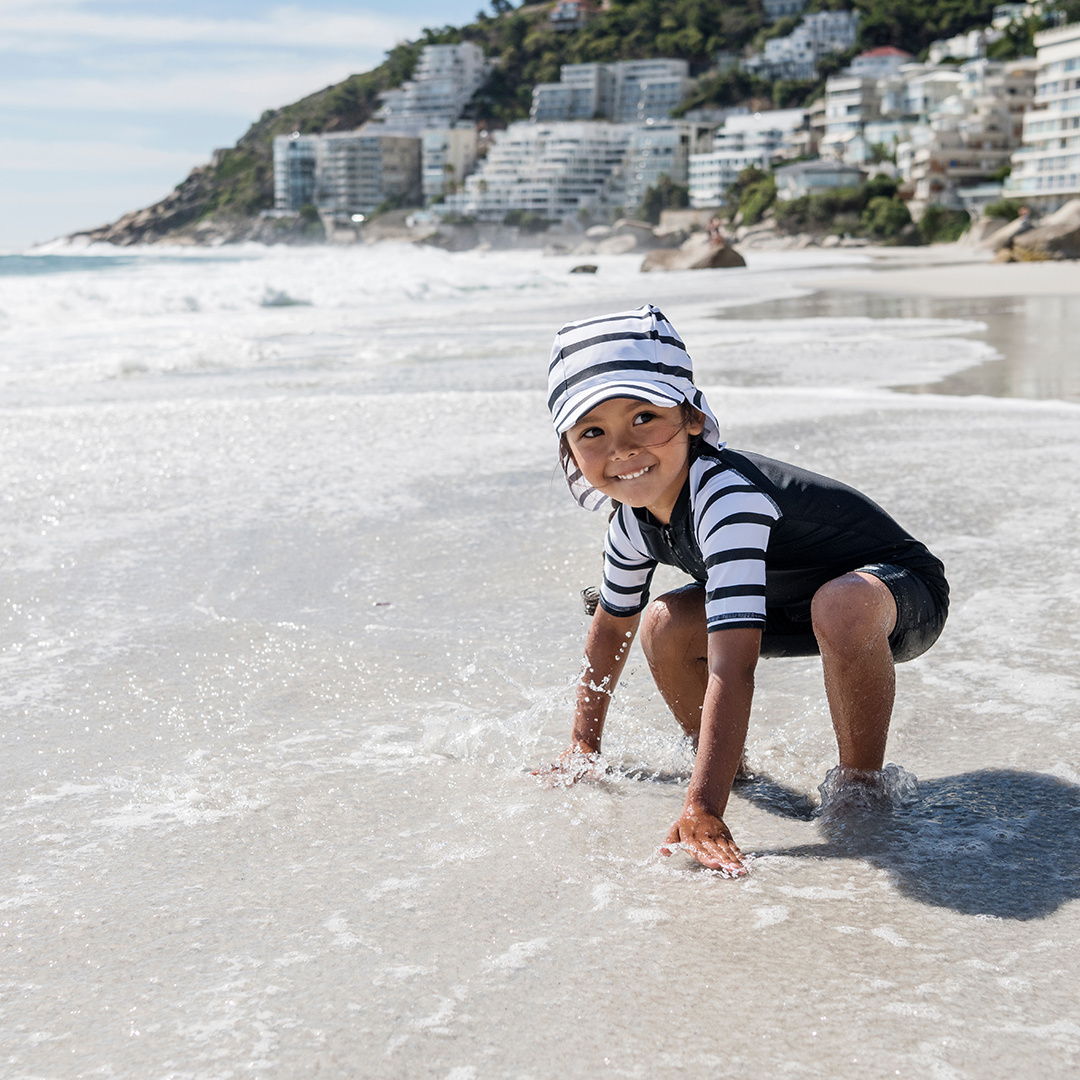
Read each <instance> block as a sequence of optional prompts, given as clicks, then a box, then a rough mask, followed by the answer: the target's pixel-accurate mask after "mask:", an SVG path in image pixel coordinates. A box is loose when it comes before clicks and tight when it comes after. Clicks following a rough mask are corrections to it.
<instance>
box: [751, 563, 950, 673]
mask: <svg viewBox="0 0 1080 1080" xmlns="http://www.w3.org/2000/svg"><path fill="white" fill-rule="evenodd" d="M855 570H856V572H858V573H863V574H872V575H873V576H874V577H876V578H879V579H880V580H881V581H883V582H885V584H886V585H887V586H888V587H889V592H891V593H892V594H893V599H894V600H895V601H896V626H895V627H894V628H893V632H892V633H891V634H890V635H889V648H890V649H891V650H892V654H893V660H895V661H896V663H898V664H902V663H903V662H904V661H905V660H914V659H915V657H916V656H921V655H922V654H923V653H924V652H926V650H927V649H929V648H930V646H931V645H933V644H934V642H935V641H937V639H938V637H939V635H940V634H941V631H942V629H943V628H944V626H945V619H946V617H947V616H948V614H949V592H948V586H947V585H946V584H945V581H944V579H942V580H941V581H940V582H937V581H935V582H933V583H929V582H927V580H926V579H925V578H924V577H923V576H922V574H919V573H917V572H916V571H914V570H909V569H908V568H907V567H904V566H896V565H894V564H893V563H869V564H867V565H866V566H858V567H856V568H855ZM818 652H819V649H818V643H817V638H816V637H814V631H813V629H812V628H811V626H810V604H809V602H807V603H805V604H800V605H798V606H797V607H792V608H771V607H766V609H765V630H764V632H763V633H762V635H761V655H762V656H768V657H775V656H817V654H818Z"/></svg>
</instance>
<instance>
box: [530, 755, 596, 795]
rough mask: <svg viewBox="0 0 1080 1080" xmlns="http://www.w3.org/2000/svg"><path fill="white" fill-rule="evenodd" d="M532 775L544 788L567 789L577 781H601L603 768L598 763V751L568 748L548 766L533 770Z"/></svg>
mask: <svg viewBox="0 0 1080 1080" xmlns="http://www.w3.org/2000/svg"><path fill="white" fill-rule="evenodd" d="M532 775H533V776H535V777H536V778H537V779H538V780H539V781H540V782H541V783H542V784H543V785H544V786H545V787H569V786H570V785H571V784H576V783H577V782H578V781H579V780H601V779H603V776H604V766H603V765H602V764H601V763H600V751H599V750H590V751H586V750H582V749H580V748H579V747H577V746H568V747H567V748H566V749H565V750H564V751H563V752H562V753H561V754H560V755H559V756H558V757H557V758H556V759H555V760H554V761H553V762H552V763H551V764H550V765H541V766H540V768H539V769H533V773H532Z"/></svg>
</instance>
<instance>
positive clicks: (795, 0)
mask: <svg viewBox="0 0 1080 1080" xmlns="http://www.w3.org/2000/svg"><path fill="white" fill-rule="evenodd" d="M804 7H806V0H764V8H765V18H766V20H767V21H768V22H771V23H774V22H778V21H779V20H780V19H788V18H791V16H792V15H799V14H801V12H802V9H803V8H804Z"/></svg>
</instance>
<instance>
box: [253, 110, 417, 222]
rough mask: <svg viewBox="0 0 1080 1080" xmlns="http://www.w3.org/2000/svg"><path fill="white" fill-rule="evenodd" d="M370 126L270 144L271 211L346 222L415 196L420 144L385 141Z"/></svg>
mask: <svg viewBox="0 0 1080 1080" xmlns="http://www.w3.org/2000/svg"><path fill="white" fill-rule="evenodd" d="M373 127H375V126H374V125H369V126H367V127H364V128H359V129H358V130H356V131H336V132H331V133H329V134H325V135H300V134H296V133H294V134H293V135H278V136H277V137H276V138H275V139H274V206H275V208H276V209H277V210H299V209H301V208H302V207H303V206H305V205H307V204H314V205H315V206H316V207H317V208H318V209H319V212H320V213H321V214H323V215H324V216H329V217H332V218H339V219H348V218H350V217H351V216H352V215H353V214H370V213H371V212H372V211H373V210H374V209H376V207H378V206H379V204H380V203H383V202H385V201H386V200H387V199H394V198H400V199H404V200H411V201H416V200H418V199H419V196H420V140H419V139H417V138H413V137H410V136H403V135H387V134H384V133H382V132H380V131H378V128H377V127H375V130H374V131H373V130H372V128H373Z"/></svg>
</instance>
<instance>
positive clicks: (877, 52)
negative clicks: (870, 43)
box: [844, 45, 915, 79]
mask: <svg viewBox="0 0 1080 1080" xmlns="http://www.w3.org/2000/svg"><path fill="white" fill-rule="evenodd" d="M914 59H915V57H914V56H912V55H911V53H909V52H904V50H903V49H898V48H896V46H895V45H882V46H881V47H880V48H878V49H868V50H867V51H866V52H863V53H859V55H858V56H856V57H855V59H854V60H852V61H851V63H850V65H848V68H847V70H846V71H845V72H844V74H845V75H857V76H858V77H859V78H860V79H887V78H889V76H891V75H897V74H899V72H900V69H901V68H902V67H903V66H904V65H905V64H910V63H911V62H912V61H913V60H914Z"/></svg>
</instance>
